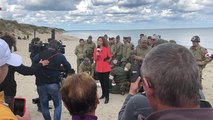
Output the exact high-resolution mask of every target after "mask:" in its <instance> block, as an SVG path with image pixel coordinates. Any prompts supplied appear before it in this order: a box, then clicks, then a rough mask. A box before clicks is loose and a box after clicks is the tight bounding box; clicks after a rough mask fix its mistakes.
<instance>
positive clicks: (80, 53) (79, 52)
mask: <svg viewBox="0 0 213 120" xmlns="http://www.w3.org/2000/svg"><path fill="white" fill-rule="evenodd" d="M84 44H85V43H84V39H80V40H79V45H78V46H76V48H75V55H76V56H77V73H78V72H79V66H80V64H81V63H82V62H83V61H84V58H85V57H86V47H85V45H84Z"/></svg>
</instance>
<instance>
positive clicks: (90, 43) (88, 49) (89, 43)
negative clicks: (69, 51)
mask: <svg viewBox="0 0 213 120" xmlns="http://www.w3.org/2000/svg"><path fill="white" fill-rule="evenodd" d="M85 46H86V57H87V58H89V59H90V62H91V63H93V52H94V48H96V45H95V43H94V42H93V41H92V36H91V35H90V36H89V37H88V39H87V41H86V44H85Z"/></svg>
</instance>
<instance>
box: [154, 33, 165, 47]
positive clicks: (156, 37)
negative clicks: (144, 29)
mask: <svg viewBox="0 0 213 120" xmlns="http://www.w3.org/2000/svg"><path fill="white" fill-rule="evenodd" d="M160 37H161V36H160V35H156V34H154V35H153V36H152V40H151V44H152V47H155V46H157V45H160V44H163V43H168V41H167V40H163V39H161V38H160Z"/></svg>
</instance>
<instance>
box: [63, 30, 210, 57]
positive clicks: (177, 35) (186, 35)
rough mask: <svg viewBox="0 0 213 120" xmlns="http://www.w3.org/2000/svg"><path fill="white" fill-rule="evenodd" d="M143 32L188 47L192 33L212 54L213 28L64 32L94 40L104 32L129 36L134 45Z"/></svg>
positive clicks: (110, 35)
mask: <svg viewBox="0 0 213 120" xmlns="http://www.w3.org/2000/svg"><path fill="white" fill-rule="evenodd" d="M141 33H143V34H145V35H147V36H152V35H153V34H157V35H160V36H161V38H162V39H165V40H175V41H176V42H177V44H180V45H183V46H185V47H187V48H189V47H190V46H191V45H192V42H191V38H192V37H193V36H194V35H198V36H199V37H200V41H201V42H200V45H201V46H203V47H205V48H206V49H207V50H208V51H209V52H210V53H212V54H213V28H175V29H171V28H169V29H137V30H71V31H67V32H65V33H64V34H66V35H70V36H75V37H78V38H83V39H85V40H86V39H87V38H88V36H89V35H91V36H92V37H93V41H96V40H97V38H98V37H99V36H103V35H105V34H107V35H108V37H116V36H117V35H120V37H121V40H122V38H123V36H131V38H132V42H133V43H134V44H135V45H136V44H137V41H138V39H139V35H140V34H141Z"/></svg>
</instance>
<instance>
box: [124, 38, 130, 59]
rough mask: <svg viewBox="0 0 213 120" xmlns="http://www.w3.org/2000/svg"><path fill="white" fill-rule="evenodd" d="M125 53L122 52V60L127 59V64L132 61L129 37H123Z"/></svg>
mask: <svg viewBox="0 0 213 120" xmlns="http://www.w3.org/2000/svg"><path fill="white" fill-rule="evenodd" d="M123 42H124V45H123V51H122V58H124V59H126V60H127V62H129V61H130V54H131V45H130V43H129V42H128V37H123Z"/></svg>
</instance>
